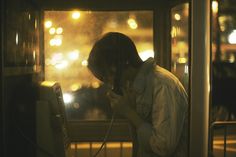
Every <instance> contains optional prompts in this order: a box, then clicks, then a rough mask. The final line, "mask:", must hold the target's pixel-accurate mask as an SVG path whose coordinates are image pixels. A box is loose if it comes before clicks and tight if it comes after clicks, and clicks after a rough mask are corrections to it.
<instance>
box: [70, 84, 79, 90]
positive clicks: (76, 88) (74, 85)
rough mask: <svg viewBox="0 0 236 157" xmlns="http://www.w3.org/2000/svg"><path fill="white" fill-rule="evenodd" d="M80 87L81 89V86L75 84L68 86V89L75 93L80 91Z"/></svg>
mask: <svg viewBox="0 0 236 157" xmlns="http://www.w3.org/2000/svg"><path fill="white" fill-rule="evenodd" d="M81 87H82V85H81V84H79V83H75V84H72V85H71V86H70V89H71V90H72V91H76V90H78V89H80V88H81Z"/></svg>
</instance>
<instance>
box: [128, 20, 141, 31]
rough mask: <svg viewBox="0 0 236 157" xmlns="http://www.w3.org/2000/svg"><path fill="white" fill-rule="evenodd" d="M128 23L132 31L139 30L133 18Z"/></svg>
mask: <svg viewBox="0 0 236 157" xmlns="http://www.w3.org/2000/svg"><path fill="white" fill-rule="evenodd" d="M127 23H128V25H129V27H130V28H131V29H137V28H138V24H137V22H136V21H135V19H133V18H129V19H128V21H127Z"/></svg>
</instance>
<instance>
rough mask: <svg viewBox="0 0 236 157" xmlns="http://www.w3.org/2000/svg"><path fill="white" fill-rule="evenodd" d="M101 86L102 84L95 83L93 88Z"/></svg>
mask: <svg viewBox="0 0 236 157" xmlns="http://www.w3.org/2000/svg"><path fill="white" fill-rule="evenodd" d="M99 86H100V84H99V83H98V82H93V83H92V87H93V88H98V87H99Z"/></svg>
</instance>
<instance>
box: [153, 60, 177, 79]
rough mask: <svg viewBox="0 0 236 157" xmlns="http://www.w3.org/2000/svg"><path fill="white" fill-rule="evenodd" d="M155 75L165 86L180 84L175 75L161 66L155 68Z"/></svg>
mask: <svg viewBox="0 0 236 157" xmlns="http://www.w3.org/2000/svg"><path fill="white" fill-rule="evenodd" d="M154 74H155V78H156V80H157V81H159V82H162V83H165V84H177V83H178V82H179V79H178V78H177V77H176V76H175V75H174V74H172V73H171V72H170V71H169V70H167V69H165V68H163V67H161V66H159V65H156V66H155V70H154Z"/></svg>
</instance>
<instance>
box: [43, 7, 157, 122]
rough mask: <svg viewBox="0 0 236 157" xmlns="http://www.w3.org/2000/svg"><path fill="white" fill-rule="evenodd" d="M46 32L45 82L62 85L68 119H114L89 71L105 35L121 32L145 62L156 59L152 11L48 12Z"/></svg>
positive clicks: (103, 93)
mask: <svg viewBox="0 0 236 157" xmlns="http://www.w3.org/2000/svg"><path fill="white" fill-rule="evenodd" d="M44 30H45V31H44V37H45V39H44V41H45V79H46V80H54V81H58V82H59V83H60V84H61V87H62V90H63V95H64V101H65V104H66V111H67V115H68V118H69V119H80V120H104V119H107V118H110V117H111V113H112V112H111V108H110V106H109V103H108V101H107V99H106V98H105V89H104V87H103V85H102V83H101V82H99V80H97V79H96V78H95V77H94V76H93V75H92V74H91V73H90V71H89V70H88V69H87V67H86V66H87V58H88V55H89V52H90V50H91V48H92V46H93V44H94V42H95V41H96V40H97V39H98V38H99V37H100V36H101V35H102V34H104V33H106V32H110V31H116V32H122V33H124V34H126V35H128V36H129V37H131V39H132V40H133V41H134V43H135V44H136V46H137V49H138V52H139V54H140V56H141V58H142V59H143V60H146V59H147V58H148V57H150V56H151V57H153V56H154V52H153V13H152V12H151V11H119V12H118V11H116V12H115V11H114V12H93V11H46V12H45V29H44Z"/></svg>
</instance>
